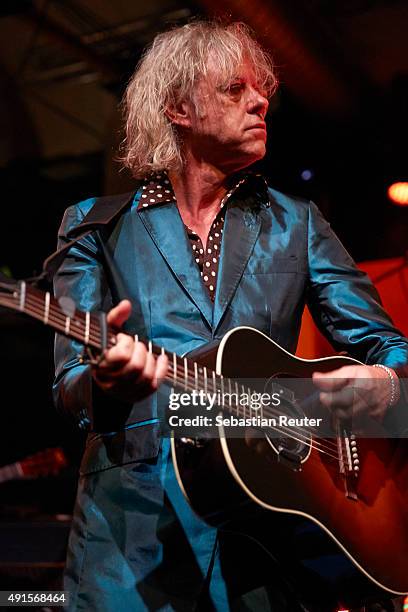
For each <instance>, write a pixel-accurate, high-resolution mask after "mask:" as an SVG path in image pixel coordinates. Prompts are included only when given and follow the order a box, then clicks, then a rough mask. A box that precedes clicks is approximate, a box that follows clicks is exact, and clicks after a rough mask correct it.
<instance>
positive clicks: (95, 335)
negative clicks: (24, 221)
mask: <svg viewBox="0 0 408 612" xmlns="http://www.w3.org/2000/svg"><path fill="white" fill-rule="evenodd" d="M26 297H27V299H26V305H27V304H28V303H29V300H28V298H29V297H30V298H33V299H31V301H30V303H31V304H32V306H33V307H34V308H36V306H37V303H38V301H40V307H41V310H40V312H38V311H36V313H37V314H38V315H39V316H41V317H43V314H42V313H43V310H44V309H43V303H42V300H41V298H40V300H39V299H38V298H37V297H36V296H35V295H33V294H31V295H29V294H27V296H26ZM33 300H34V302H33ZM53 306H54V308H50V312H49V320H51V319H53V320H54V322H55V323H59V324H60V326H61V331H63V332H64V331H65V321H66V317H65V316H64V314H63V313H62V314H61V315H60V310H59V308H58V306H57V305H56V304H53ZM80 314H81V315H82V317H80V316H78V314H77V315H76V317H75V318H76V319H77V320H78V324H82V325H83V326H84V329H85V325H84V322H83V321H81V320H80V319H81V318H84V313H82V312H80ZM89 328H90V333H89V339H90V340H94V341H95V343H96V344H98V346H99V347H100V344H101V341H100V329H99V326H96V325H94V321H92V317H91V319H90V326H89ZM70 333H71V335H73V336H74V337H75V339H78V340H79V341H82V343H83V335H84V334H81V330H78V329H77V330H75V331H74V330H72V329H71V330H70ZM170 362H171V360H170ZM171 365H172V368H173V364H171ZM199 367H200V369H201V368H202V366H199ZM173 372H174V368H173ZM210 372H211V374H212V371H210ZM178 374H180V377H181V378H182V377H183V378H184V377H185V370H184V368H183V366H182V365H179V364H178V363H177V370H176V376H177V375H178ZM190 374H191V378H192V377H193V375H192V373H191V370H190ZM199 378H200V377H199V376H198V380H199ZM212 380H213V379H212V376H211V377H210V378H209V382H210V385H211V382H212ZM224 381H228V379H224ZM202 382H203V383H205V380H204V378H202ZM180 386H183V385H182V384H181V383H180ZM184 386H185V387H186V389H188V390H191V391H194V390H196V387H195V386H194V387H190V386H189V385H188V380H187V385H184ZM248 390H249V389H248ZM218 391H220V390H216V391H215V392H216V393H217V392H218ZM224 407H225V405H224ZM229 407H230V408H231V405H230V406H229ZM243 408H244V410H243V412H244V415H245V416H246V412H245V407H243ZM236 410H237V413H238V414H239V412H238V410H239V408H238V406H236ZM265 414H266V415H267V416H266V418H273V417H279V416H280V415H281V413H279V412H276V411H269V410H267V409H266V408H264V410H263V416H264V418H265ZM313 430H314V428H310V429H307V428H306V429H303V430H302V429H301V428H300V427H298V428H297V429H295V431H296V435H298V436H302V435H303V439H297V441H299V442H305V443H308V444H309V439H310V436H309V435H308V433H313ZM276 431H280V430H279V429H276ZM292 431H293V430H291V429H290V428H288V427H285V426H282V427H281V432H282V433H285V434H287V435H292V437H293V433H292ZM303 432H305V433H303ZM325 440H326V444H322V443H321V442H318V441H317V440H314V442H315V445H314V446H315V447H317V449H318V450H319V451H320V452H326V453H327V451H328V450H334V451H335V452H336V455H332V457H334V458H336V459H337V458H338V449H337V445H336V444H334V443H329V444H327V442H329V440H327V439H325Z"/></svg>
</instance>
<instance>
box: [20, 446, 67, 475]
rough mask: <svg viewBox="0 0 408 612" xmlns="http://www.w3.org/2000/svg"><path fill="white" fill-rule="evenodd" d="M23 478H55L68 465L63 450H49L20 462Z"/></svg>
mask: <svg viewBox="0 0 408 612" xmlns="http://www.w3.org/2000/svg"><path fill="white" fill-rule="evenodd" d="M18 463H19V465H20V468H21V471H22V477H23V478H39V477H40V476H55V475H56V474H58V472H60V471H61V470H62V469H64V468H65V467H66V466H67V465H68V461H67V458H66V457H65V454H64V451H63V450H62V448H47V449H46V450H43V451H40V452H38V453H35V455H31V456H30V457H26V458H25V459H22V460H21V461H19V462H18Z"/></svg>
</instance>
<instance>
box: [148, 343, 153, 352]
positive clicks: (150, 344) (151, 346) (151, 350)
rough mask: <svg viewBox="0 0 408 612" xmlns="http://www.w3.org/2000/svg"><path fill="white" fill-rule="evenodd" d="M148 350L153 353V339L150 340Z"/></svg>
mask: <svg viewBox="0 0 408 612" xmlns="http://www.w3.org/2000/svg"><path fill="white" fill-rule="evenodd" d="M148 352H149V353H150V354H152V353H153V345H152V341H151V340H149V343H148Z"/></svg>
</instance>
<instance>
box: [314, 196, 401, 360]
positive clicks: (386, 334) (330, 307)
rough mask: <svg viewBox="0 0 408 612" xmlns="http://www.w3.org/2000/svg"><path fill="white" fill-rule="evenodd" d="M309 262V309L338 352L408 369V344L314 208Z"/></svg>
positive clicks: (370, 285) (369, 285)
mask: <svg viewBox="0 0 408 612" xmlns="http://www.w3.org/2000/svg"><path fill="white" fill-rule="evenodd" d="M308 258H309V275H310V276H309V288H308V305H309V308H310V311H311V313H312V316H313V318H314V320H315V322H316V324H317V326H318V327H319V329H320V330H321V331H322V333H323V334H324V335H325V336H326V337H327V338H328V340H329V341H330V342H331V343H332V344H333V346H334V347H335V348H336V349H337V350H341V351H347V352H348V353H349V354H350V355H351V356H352V357H354V358H355V359H358V360H360V361H362V362H363V363H366V364H374V363H383V364H385V365H388V366H390V367H394V368H398V367H401V366H405V365H408V340H407V338H405V337H404V336H403V334H402V333H401V332H400V331H399V330H397V329H396V328H395V327H394V325H393V323H392V321H391V319H390V317H389V316H388V314H387V313H386V312H385V310H384V309H383V307H382V306H381V302H380V297H379V295H378V293H377V290H376V289H375V287H374V286H373V284H372V283H371V281H370V279H369V278H368V276H367V275H366V274H365V272H363V271H361V270H359V269H358V268H357V267H356V265H355V263H354V261H353V260H352V258H351V257H350V255H349V254H348V253H347V251H346V249H345V248H344V247H343V245H342V244H341V243H340V241H339V240H338V238H337V236H336V235H335V234H334V232H333V231H332V230H331V228H330V225H329V223H327V221H325V220H324V219H323V217H322V215H321V214H320V212H319V210H318V208H317V207H316V206H315V205H314V204H313V203H311V204H310V208H309V221H308Z"/></svg>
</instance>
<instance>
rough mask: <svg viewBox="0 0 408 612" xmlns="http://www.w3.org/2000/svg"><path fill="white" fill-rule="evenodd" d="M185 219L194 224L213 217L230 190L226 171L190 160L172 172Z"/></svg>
mask: <svg viewBox="0 0 408 612" xmlns="http://www.w3.org/2000/svg"><path fill="white" fill-rule="evenodd" d="M169 178H170V181H171V184H172V186H173V189H174V193H175V195H176V198H177V205H178V208H179V211H180V214H181V216H182V217H183V220H184V222H185V223H187V225H190V226H193V225H196V224H202V223H204V224H205V223H206V222H209V221H210V220H212V219H213V218H214V217H215V215H216V214H217V212H218V210H219V207H220V202H221V200H222V198H223V197H224V196H225V194H226V193H227V190H228V178H229V175H226V174H225V173H224V172H222V171H221V170H219V169H218V168H216V167H214V166H211V165H209V164H207V163H205V162H202V161H200V160H189V162H188V163H186V164H185V165H184V167H183V169H182V170H181V172H178V173H175V172H171V171H170V172H169Z"/></svg>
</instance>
